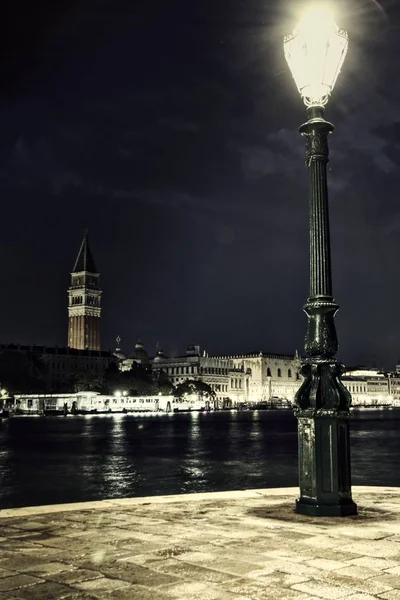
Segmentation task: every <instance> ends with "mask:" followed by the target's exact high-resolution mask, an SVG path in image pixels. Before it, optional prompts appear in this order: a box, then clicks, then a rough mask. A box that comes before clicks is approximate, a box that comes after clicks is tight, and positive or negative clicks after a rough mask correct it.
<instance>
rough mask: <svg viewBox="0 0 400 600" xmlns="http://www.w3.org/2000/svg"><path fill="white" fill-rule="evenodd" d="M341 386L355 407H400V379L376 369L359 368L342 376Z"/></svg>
mask: <svg viewBox="0 0 400 600" xmlns="http://www.w3.org/2000/svg"><path fill="white" fill-rule="evenodd" d="M342 383H343V385H344V386H345V387H346V388H347V389H348V390H349V392H350V394H351V404H352V406H353V407H354V408H357V407H380V406H381V407H385V406H400V397H399V392H400V377H399V376H397V377H396V376H395V375H393V374H386V373H383V372H381V371H378V370H376V369H367V368H359V369H352V370H351V371H347V372H346V373H344V374H343V376H342Z"/></svg>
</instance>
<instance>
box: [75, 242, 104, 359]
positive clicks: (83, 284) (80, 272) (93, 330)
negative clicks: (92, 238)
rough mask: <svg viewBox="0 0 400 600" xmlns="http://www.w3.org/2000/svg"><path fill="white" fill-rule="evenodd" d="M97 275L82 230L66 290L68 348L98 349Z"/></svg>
mask: <svg viewBox="0 0 400 600" xmlns="http://www.w3.org/2000/svg"><path fill="white" fill-rule="evenodd" d="M99 278H100V274H99V273H98V271H97V269H96V266H95V264H94V260H93V256H92V253H91V251H90V247H89V239H88V234H87V232H85V234H84V236H83V240H82V243H81V246H80V249H79V252H78V256H77V258H76V261H75V264H74V268H73V269H72V273H71V285H70V287H69V289H68V347H69V348H74V349H76V350H95V351H100V347H101V346H100V317H101V294H102V292H101V290H100V284H99Z"/></svg>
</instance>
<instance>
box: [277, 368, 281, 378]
mask: <svg viewBox="0 0 400 600" xmlns="http://www.w3.org/2000/svg"><path fill="white" fill-rule="evenodd" d="M278 377H282V371H281V369H278Z"/></svg>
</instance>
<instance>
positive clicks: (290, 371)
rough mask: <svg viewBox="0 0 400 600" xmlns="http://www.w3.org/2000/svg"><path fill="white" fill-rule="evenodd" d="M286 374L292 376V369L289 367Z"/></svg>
mask: <svg viewBox="0 0 400 600" xmlns="http://www.w3.org/2000/svg"><path fill="white" fill-rule="evenodd" d="M287 376H288V377H291V376H292V370H291V369H288V372H287Z"/></svg>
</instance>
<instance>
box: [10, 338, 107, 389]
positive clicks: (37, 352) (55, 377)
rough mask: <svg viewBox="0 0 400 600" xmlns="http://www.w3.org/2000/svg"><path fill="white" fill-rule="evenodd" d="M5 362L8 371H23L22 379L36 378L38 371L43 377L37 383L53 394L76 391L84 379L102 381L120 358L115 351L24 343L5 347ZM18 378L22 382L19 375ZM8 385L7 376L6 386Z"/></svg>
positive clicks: (21, 372) (21, 373)
mask: <svg viewBox="0 0 400 600" xmlns="http://www.w3.org/2000/svg"><path fill="white" fill-rule="evenodd" d="M21 356H25V357H26V358H27V359H28V362H26V361H25V362H24V363H22V364H21V360H20V358H21ZM4 360H6V363H5V371H6V372H7V371H8V373H16V374H17V375H18V369H20V379H23V378H24V377H26V376H30V375H32V376H33V375H34V371H35V370H36V372H37V373H38V374H39V375H40V379H39V380H38V381H37V384H38V385H40V386H41V387H42V388H43V390H45V391H48V392H53V393H56V392H72V391H73V388H74V384H75V383H76V381H77V378H79V377H80V376H84V377H85V379H88V380H90V379H93V380H96V379H97V380H101V379H102V378H103V375H104V373H105V371H106V370H107V369H108V368H109V367H110V365H111V364H112V363H114V364H116V363H117V359H116V357H115V356H114V355H113V354H112V353H111V352H103V351H100V350H77V349H75V348H57V347H53V348H49V347H46V346H23V345H20V344H1V345H0V365H3V364H4ZM21 369H23V370H21ZM31 371H32V372H31ZM16 379H17V380H18V376H17V377H16ZM6 382H7V379H6V377H5V382H4V384H5V385H6ZM16 385H18V381H16Z"/></svg>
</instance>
